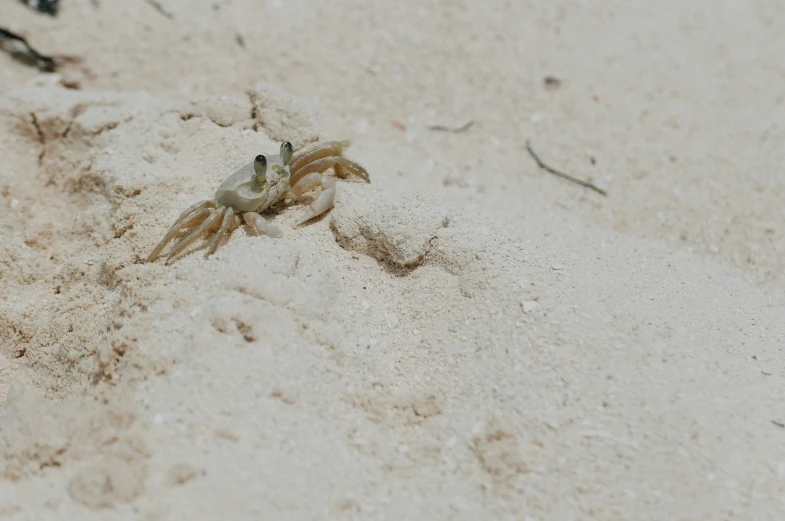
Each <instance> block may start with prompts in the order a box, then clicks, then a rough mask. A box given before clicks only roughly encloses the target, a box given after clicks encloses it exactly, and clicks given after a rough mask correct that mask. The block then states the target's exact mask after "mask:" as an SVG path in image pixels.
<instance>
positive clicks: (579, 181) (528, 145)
mask: <svg viewBox="0 0 785 521" xmlns="http://www.w3.org/2000/svg"><path fill="white" fill-rule="evenodd" d="M526 150H527V151H528V152H529V155H531V156H532V159H534V161H535V162H536V163H537V166H539V167H540V168H542V169H543V170H545V171H546V172H550V173H551V174H553V175H555V176H557V177H561V178H562V179H566V180H567V181H570V182H571V183H575V184H578V185H581V186H583V187H585V188H588V189H590V190H594V191H595V192H597V193H598V194H600V195H604V196H606V197H607V196H608V192H606V191H605V190H603V189H602V188H600V187H599V186H597V185H595V184H593V183H590V182H588V181H583V180H582V179H578V178H575V177H573V176H571V175H570V174H565V173H564V172H561V171H559V170H556V169H555V168H553V167H551V166H548V165H546V164H545V163H544V162H543V161H542V159H540V156H538V155H537V154H536V153H535V152H534V150H532V146H531V143H530V142H529V140H528V139H527V140H526Z"/></svg>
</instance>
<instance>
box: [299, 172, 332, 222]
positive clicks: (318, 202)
mask: <svg viewBox="0 0 785 521" xmlns="http://www.w3.org/2000/svg"><path fill="white" fill-rule="evenodd" d="M317 175H318V174H317ZM319 177H321V185H322V193H320V194H319V196H318V197H317V198H316V199H315V200H314V201H313V202H312V203H311V204H310V205H309V206H308V209H307V210H306V211H305V213H304V214H303V215H302V216H301V217H300V218H299V219H297V221H296V222H295V223H294V225H295V226H299V225H301V224H302V223H304V222H305V221H310V220H311V219H313V218H314V217H318V216H319V215H322V214H323V213H324V212H326V211H327V210H329V209H330V208H331V207H332V205H333V202H334V201H335V185H336V183H335V179H333V178H332V177H330V176H326V175H320V176H319ZM306 179H308V177H307V176H306V178H303V181H305V180H306ZM309 181H311V180H310V179H309ZM311 182H312V181H311ZM298 186H299V183H298V184H297V185H295V186H293V187H292V190H291V191H293V192H294V191H295V190H298V191H299V190H302V189H301V188H299V187H298ZM307 191H308V190H302V192H301V193H305V192H307Z"/></svg>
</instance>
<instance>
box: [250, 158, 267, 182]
mask: <svg viewBox="0 0 785 521" xmlns="http://www.w3.org/2000/svg"><path fill="white" fill-rule="evenodd" d="M253 171H254V173H255V174H256V178H257V179H258V180H260V181H263V180H264V178H265V176H266V175H267V158H266V157H264V156H263V155H258V156H256V159H254V160H253Z"/></svg>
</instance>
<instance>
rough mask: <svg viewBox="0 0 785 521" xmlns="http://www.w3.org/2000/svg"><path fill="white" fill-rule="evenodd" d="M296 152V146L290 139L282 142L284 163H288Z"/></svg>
mask: <svg viewBox="0 0 785 521" xmlns="http://www.w3.org/2000/svg"><path fill="white" fill-rule="evenodd" d="M293 154H294V147H292V144H291V143H289V142H288V141H284V142H283V143H281V161H283V164H284V165H288V164H289V161H290V160H291V159H292V155H293Z"/></svg>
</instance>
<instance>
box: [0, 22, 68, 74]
mask: <svg viewBox="0 0 785 521" xmlns="http://www.w3.org/2000/svg"><path fill="white" fill-rule="evenodd" d="M0 48H3V49H5V50H6V51H8V53H9V54H11V56H13V57H15V58H17V59H22V60H23V61H28V62H32V63H33V64H34V65H35V66H36V67H38V69H40V70H42V71H44V72H52V71H53V70H54V69H55V60H54V58H52V57H50V56H44V55H43V54H41V53H40V52H38V51H36V50H35V49H33V48H32V47H31V46H30V44H29V43H27V40H25V39H24V38H22V37H21V36H19V35H18V34H14V33H12V32H11V31H9V30H7V29H3V28H2V27H0Z"/></svg>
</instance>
